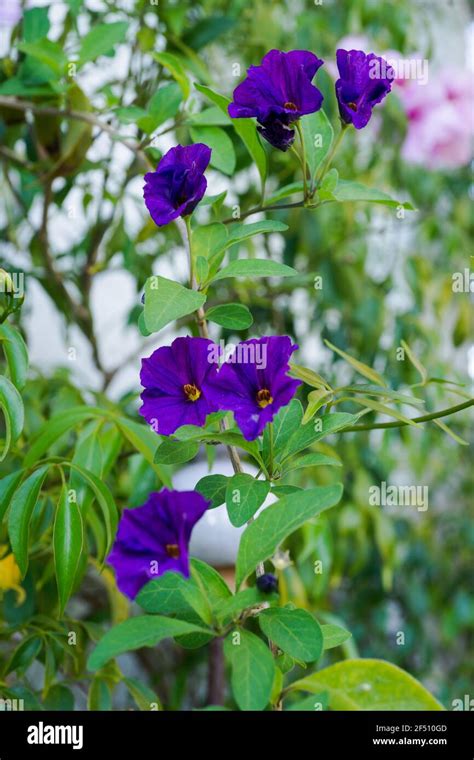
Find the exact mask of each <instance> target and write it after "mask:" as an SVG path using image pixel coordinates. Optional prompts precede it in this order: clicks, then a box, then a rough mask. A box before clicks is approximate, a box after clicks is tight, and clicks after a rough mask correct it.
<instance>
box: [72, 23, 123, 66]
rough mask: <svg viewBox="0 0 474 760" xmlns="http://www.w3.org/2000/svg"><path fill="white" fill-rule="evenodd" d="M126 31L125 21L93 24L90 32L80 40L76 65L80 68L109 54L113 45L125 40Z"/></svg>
mask: <svg viewBox="0 0 474 760" xmlns="http://www.w3.org/2000/svg"><path fill="white" fill-rule="evenodd" d="M127 29H128V23H127V22H126V21H115V22H114V23H107V24H94V26H93V27H92V29H91V30H90V32H88V33H87V34H86V36H85V37H83V38H82V41H81V47H80V48H79V61H78V65H79V66H82V65H83V64H84V63H87V62H88V61H95V59H96V58H98V57H99V56H100V55H106V53H110V52H111V50H112V49H113V48H114V47H115V45H118V44H119V43H120V42H123V41H124V40H125V37H126V35H127Z"/></svg>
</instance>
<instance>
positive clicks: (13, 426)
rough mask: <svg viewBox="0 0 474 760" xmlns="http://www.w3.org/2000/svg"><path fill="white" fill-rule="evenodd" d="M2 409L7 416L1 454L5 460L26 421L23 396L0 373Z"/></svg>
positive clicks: (1, 460) (0, 406)
mask: <svg viewBox="0 0 474 760" xmlns="http://www.w3.org/2000/svg"><path fill="white" fill-rule="evenodd" d="M0 409H1V410H2V412H3V415H4V417H5V443H4V446H3V451H2V453H1V455H0V462H3V460H4V459H5V457H6V456H7V454H8V452H9V450H10V446H11V444H12V442H14V441H16V440H18V438H19V437H20V435H21V432H22V430H23V424H24V421H25V412H24V409H23V401H22V398H21V396H20V394H19V393H18V391H17V389H16V388H15V386H14V385H13V383H11V382H10V380H8V378H6V377H4V375H0Z"/></svg>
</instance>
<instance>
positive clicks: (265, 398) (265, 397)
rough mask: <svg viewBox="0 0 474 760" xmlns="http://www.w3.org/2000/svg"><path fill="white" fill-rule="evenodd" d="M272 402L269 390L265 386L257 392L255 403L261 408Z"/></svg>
mask: <svg viewBox="0 0 474 760" xmlns="http://www.w3.org/2000/svg"><path fill="white" fill-rule="evenodd" d="M272 402H273V398H272V396H271V393H270V391H269V390H268V389H267V388H262V390H260V391H259V392H258V393H257V404H258V405H259V406H261V407H262V409H265V407H266V406H268V405H269V404H271V403H272Z"/></svg>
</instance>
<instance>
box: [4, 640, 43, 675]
mask: <svg viewBox="0 0 474 760" xmlns="http://www.w3.org/2000/svg"><path fill="white" fill-rule="evenodd" d="M42 646H43V639H42V638H41V636H28V637H26V638H24V639H23V641H22V642H21V644H20V645H19V646H18V647H17V648H16V649H15V651H14V653H13V655H12V657H11V659H10V661H9V662H8V664H7V666H6V668H5V675H8V673H13V672H14V671H16V673H17V675H19V674H20V673H24V671H25V670H26V669H27V668H29V666H30V665H31V663H32V662H33V661H34V660H36V658H37V656H38V655H39V653H40V651H41V647H42ZM2 675H3V674H2Z"/></svg>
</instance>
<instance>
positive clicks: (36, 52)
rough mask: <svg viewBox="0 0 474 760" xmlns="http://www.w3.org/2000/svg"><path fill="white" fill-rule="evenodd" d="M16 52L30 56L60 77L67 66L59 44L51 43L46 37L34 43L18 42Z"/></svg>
mask: <svg viewBox="0 0 474 760" xmlns="http://www.w3.org/2000/svg"><path fill="white" fill-rule="evenodd" d="M18 50H21V52H22V53H26V55H31V56H32V58H36V60H37V61H41V63H44V64H46V66H49V68H50V69H52V70H53V71H54V72H55V73H56V74H58V75H59V76H62V74H64V70H65V68H66V65H67V62H68V61H67V57H66V55H65V53H64V51H63V49H62V47H61V45H59V43H57V42H52V41H51V40H48V39H47V38H46V37H43V39H41V40H37V41H36V42H20V43H19V45H18Z"/></svg>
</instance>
